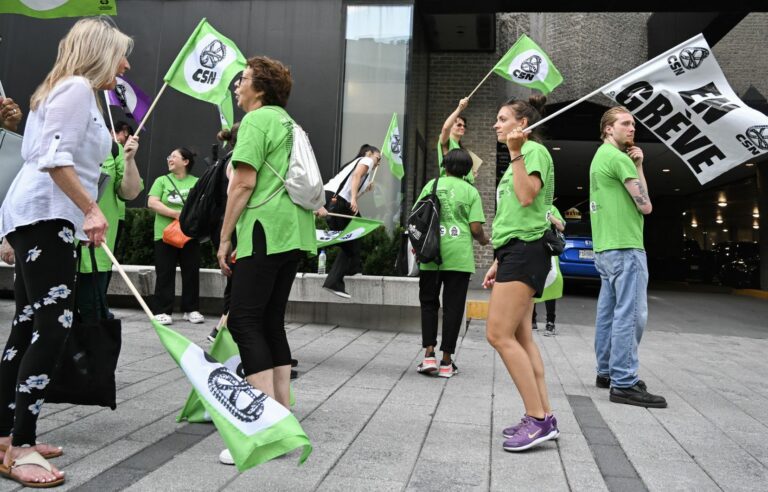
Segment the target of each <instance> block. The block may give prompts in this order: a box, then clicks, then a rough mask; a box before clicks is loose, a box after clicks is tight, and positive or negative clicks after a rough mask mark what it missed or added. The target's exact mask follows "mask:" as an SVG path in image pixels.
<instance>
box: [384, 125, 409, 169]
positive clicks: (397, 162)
mask: <svg viewBox="0 0 768 492" xmlns="http://www.w3.org/2000/svg"><path fill="white" fill-rule="evenodd" d="M381 153H382V155H383V156H384V157H386V158H387V159H388V160H389V170H390V171H392V174H394V175H395V176H396V177H397V179H403V175H404V174H405V171H404V170H403V144H402V139H401V138H400V128H398V126H397V113H392V121H391V122H390V123H389V129H388V130H387V136H386V137H384V143H383V144H382V145H381Z"/></svg>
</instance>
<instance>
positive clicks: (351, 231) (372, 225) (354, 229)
mask: <svg viewBox="0 0 768 492" xmlns="http://www.w3.org/2000/svg"><path fill="white" fill-rule="evenodd" d="M382 225H384V222H381V221H380V220H373V219H364V218H362V217H355V218H354V219H352V220H350V221H349V224H347V227H345V228H344V230H343V231H324V230H322V229H315V235H316V238H317V248H318V249H321V248H327V247H328V246H333V245H334V244H339V243H343V242H346V241H352V240H354V239H359V238H361V237H363V236H365V235H366V234H369V233H371V232H373V231H375V230H376V229H378V228H379V227H381V226H382Z"/></svg>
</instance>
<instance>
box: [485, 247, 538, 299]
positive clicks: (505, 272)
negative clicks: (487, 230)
mask: <svg viewBox="0 0 768 492" xmlns="http://www.w3.org/2000/svg"><path fill="white" fill-rule="evenodd" d="M495 254H496V259H497V260H498V262H499V266H498V268H497V270H496V282H514V281H518V282H523V283H524V284H526V285H530V286H531V287H532V288H533V289H534V290H535V291H536V293H535V294H534V295H533V296H534V297H541V294H542V292H543V291H544V284H545V282H546V281H547V275H548V274H549V269H550V268H552V259H551V257H550V256H549V253H547V250H546V249H545V247H544V239H543V238H542V239H537V240H536V241H531V242H525V241H521V240H520V239H514V238H513V239H511V240H510V241H509V242H508V243H507V244H505V245H504V246H502V247H501V248H499V249H497V250H496V251H495Z"/></svg>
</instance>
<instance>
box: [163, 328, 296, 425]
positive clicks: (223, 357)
mask: <svg viewBox="0 0 768 492" xmlns="http://www.w3.org/2000/svg"><path fill="white" fill-rule="evenodd" d="M211 357H213V358H214V359H216V361H217V362H220V363H221V364H222V365H224V367H226V368H227V369H229V370H230V371H232V372H234V373H235V374H237V375H238V376H240V377H242V375H243V370H242V366H241V364H240V363H241V361H242V359H240V351H239V350H238V348H237V344H236V343H235V340H234V339H233V338H232V334H231V333H230V332H229V330H228V329H227V327H226V326H223V327H221V329H220V330H219V334H218V335H216V340H215V341H214V342H213V346H212V347H211ZM295 404H296V400H295V399H294V396H293V388H291V401H290V405H291V406H293V405H295ZM184 420H186V421H187V422H194V423H203V422H210V421H211V416H210V415H209V414H208V412H206V411H205V407H204V406H203V402H202V401H200V397H199V396H197V392H196V391H195V390H194V389H193V390H192V391H190V393H189V397H188V398H187V402H186V403H185V404H184V408H182V409H181V413H180V414H179V416H178V417H176V422H182V421H184Z"/></svg>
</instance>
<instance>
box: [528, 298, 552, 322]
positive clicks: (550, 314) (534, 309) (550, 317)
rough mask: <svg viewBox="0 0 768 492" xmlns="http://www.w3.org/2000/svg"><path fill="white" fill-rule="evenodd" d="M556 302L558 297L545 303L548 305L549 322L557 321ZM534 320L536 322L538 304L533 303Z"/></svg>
mask: <svg viewBox="0 0 768 492" xmlns="http://www.w3.org/2000/svg"><path fill="white" fill-rule="evenodd" d="M555 303H556V299H550V300H548V301H544V304H545V305H546V306H547V323H550V322H552V323H554V322H555ZM533 322H534V323H535V322H536V304H534V305H533Z"/></svg>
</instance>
